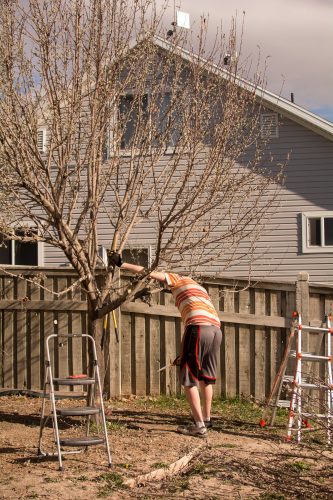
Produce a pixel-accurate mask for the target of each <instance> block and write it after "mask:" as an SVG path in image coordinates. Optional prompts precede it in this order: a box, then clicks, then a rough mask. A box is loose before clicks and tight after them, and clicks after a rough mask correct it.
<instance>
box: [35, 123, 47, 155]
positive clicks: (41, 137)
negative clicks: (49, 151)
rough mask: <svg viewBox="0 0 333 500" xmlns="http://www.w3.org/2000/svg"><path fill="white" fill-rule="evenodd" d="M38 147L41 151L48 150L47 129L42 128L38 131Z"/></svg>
mask: <svg viewBox="0 0 333 500" xmlns="http://www.w3.org/2000/svg"><path fill="white" fill-rule="evenodd" d="M37 148H38V151H39V152H40V153H45V150H46V130H45V129H44V128H41V129H39V130H38V131H37Z"/></svg>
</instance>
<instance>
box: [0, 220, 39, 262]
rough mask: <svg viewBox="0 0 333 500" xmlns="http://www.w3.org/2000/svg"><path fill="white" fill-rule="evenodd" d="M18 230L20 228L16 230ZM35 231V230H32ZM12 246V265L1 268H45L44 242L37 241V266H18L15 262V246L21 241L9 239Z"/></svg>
mask: <svg viewBox="0 0 333 500" xmlns="http://www.w3.org/2000/svg"><path fill="white" fill-rule="evenodd" d="M16 229H18V228H16ZM31 229H33V228H31ZM7 241H8V244H9V245H10V260H11V263H10V264H1V263H0V266H10V267H43V265H44V243H43V242H42V241H37V242H36V243H37V264H16V262H15V244H16V242H19V240H14V239H11V238H8V239H7Z"/></svg>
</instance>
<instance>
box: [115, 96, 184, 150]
mask: <svg viewBox="0 0 333 500" xmlns="http://www.w3.org/2000/svg"><path fill="white" fill-rule="evenodd" d="M134 95H137V93H136V92H131V91H130V90H129V91H128V92H126V93H124V94H122V97H128V96H134ZM142 95H143V96H146V97H147V106H149V99H150V96H151V92H149V90H147V91H145V92H144V94H142ZM165 95H171V91H169V90H166V91H165V92H164V94H163V96H165ZM119 112H120V110H119V106H117V109H116V119H118V118H119ZM148 120H150V118H148ZM150 128H151V127H150ZM150 139H151V138H150ZM109 140H110V147H109V155H108V158H110V157H111V156H113V155H114V154H115V151H114V149H113V148H112V134H109ZM175 149H176V146H172V145H169V146H167V147H166V148H165V150H164V154H173V153H174V151H175ZM132 151H133V150H132V146H129V147H125V148H121V147H120V148H119V154H120V155H121V156H131V155H132ZM138 151H139V150H138ZM150 151H154V145H153V144H152V141H151V146H150Z"/></svg>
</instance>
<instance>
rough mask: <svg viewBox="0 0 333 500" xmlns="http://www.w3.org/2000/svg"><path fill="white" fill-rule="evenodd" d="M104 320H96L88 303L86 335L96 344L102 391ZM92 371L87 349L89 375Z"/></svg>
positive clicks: (104, 343) (104, 346)
mask: <svg viewBox="0 0 333 500" xmlns="http://www.w3.org/2000/svg"><path fill="white" fill-rule="evenodd" d="M103 322H104V318H98V319H96V317H95V314H94V311H93V309H92V307H91V305H90V304H89V302H88V333H89V334H90V335H91V336H92V337H93V338H94V340H95V344H96V354H97V363H98V368H99V374H100V378H101V385H102V391H103V388H104V383H105V375H106V373H105V348H106V347H107V346H108V343H107V342H106V339H105V338H103ZM92 369H93V352H92V349H89V370H90V375H91V373H92Z"/></svg>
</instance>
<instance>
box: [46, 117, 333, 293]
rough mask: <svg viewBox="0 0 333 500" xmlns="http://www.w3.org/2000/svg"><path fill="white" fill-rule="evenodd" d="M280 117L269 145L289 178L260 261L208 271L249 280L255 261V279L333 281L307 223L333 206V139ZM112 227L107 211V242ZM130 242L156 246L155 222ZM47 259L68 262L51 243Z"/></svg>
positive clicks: (103, 225) (332, 257) (330, 261)
mask: <svg viewBox="0 0 333 500" xmlns="http://www.w3.org/2000/svg"><path fill="white" fill-rule="evenodd" d="M279 118H280V127H279V138H277V139H274V140H271V141H270V142H269V144H268V145H267V162H268V158H270V157H272V156H273V164H274V163H275V164H276V163H277V162H285V161H286V160H287V158H289V159H288V162H287V168H286V181H285V185H284V187H283V188H282V191H281V193H280V199H279V204H278V206H276V207H275V209H274V211H273V213H272V214H271V216H270V218H269V221H268V223H267V225H266V228H265V233H264V234H263V235H262V236H261V237H260V239H259V241H258V242H257V250H256V253H255V255H254V256H253V257H254V260H253V261H252V262H249V261H246V260H244V259H243V260H241V261H236V264H235V265H233V266H231V267H229V268H228V269H227V270H225V269H224V263H223V262H222V261H221V262H216V263H214V264H212V265H211V266H210V267H209V269H207V268H206V269H204V270H202V272H205V274H207V273H209V274H214V275H215V274H218V275H223V276H225V277H236V278H237V277H239V278H240V277H242V278H244V277H247V276H249V273H250V271H249V268H250V264H251V278H259V279H260V278H264V277H266V278H267V277H271V278H276V279H286V280H291V279H296V276H297V273H298V272H300V271H307V272H308V273H309V275H310V280H311V281H314V282H326V283H327V282H328V283H333V253H310V254H303V253H302V225H301V215H302V213H303V212H311V211H315V210H322V211H330V210H333V197H332V187H333V168H332V167H333V142H332V141H330V140H328V139H325V138H324V137H322V136H320V135H318V134H316V133H315V132H312V131H311V130H308V129H306V128H305V127H303V126H301V125H299V124H297V123H295V122H293V121H292V120H290V119H286V118H283V117H282V116H281V115H280V117H279ZM162 161H163V160H162ZM267 164H268V163H267ZM271 164H272V163H269V165H271ZM221 226H222V224H221ZM109 231H110V230H109V223H108V219H107V217H106V216H103V215H101V217H100V219H99V236H100V244H101V245H104V246H109V245H110V233H109ZM129 244H130V245H132V246H149V245H153V244H154V231H153V228H152V225H151V223H146V224H141V225H140V226H138V227H137V228H136V229H135V230H134V232H133V233H132V235H131V239H130V241H129ZM243 251H246V243H244V244H242V245H240V247H239V252H238V254H237V253H236V256H235V257H236V258H237V256H240V255H241V253H242V252H243ZM255 259H257V260H255ZM44 263H45V265H46V266H50V265H62V264H64V263H65V259H64V257H63V255H62V253H61V252H60V251H59V250H57V249H52V248H50V247H45V254H44Z"/></svg>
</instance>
